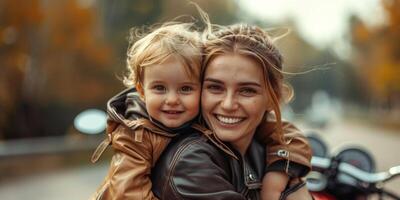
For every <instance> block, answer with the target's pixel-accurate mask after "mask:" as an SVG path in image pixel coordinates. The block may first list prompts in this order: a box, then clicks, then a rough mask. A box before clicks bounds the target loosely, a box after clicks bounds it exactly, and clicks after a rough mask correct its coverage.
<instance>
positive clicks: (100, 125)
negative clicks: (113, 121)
mask: <svg viewBox="0 0 400 200" xmlns="http://www.w3.org/2000/svg"><path fill="white" fill-rule="evenodd" d="M106 121H107V115H106V113H105V112H104V111H102V110H99V109H87V110H84V111H83V112H81V113H79V114H78V115H77V116H76V117H75V119H74V127H75V128H76V129H77V130H78V131H79V132H81V133H85V134H90V135H93V134H99V133H101V132H103V131H104V129H105V128H106Z"/></svg>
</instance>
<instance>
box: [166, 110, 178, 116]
mask: <svg viewBox="0 0 400 200" xmlns="http://www.w3.org/2000/svg"><path fill="white" fill-rule="evenodd" d="M162 112H164V113H166V114H170V115H177V114H181V113H183V111H180V110H163V111H162Z"/></svg>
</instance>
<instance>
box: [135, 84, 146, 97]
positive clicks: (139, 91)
mask: <svg viewBox="0 0 400 200" xmlns="http://www.w3.org/2000/svg"><path fill="white" fill-rule="evenodd" d="M135 88H136V91H137V92H138V93H139V97H140V99H142V101H144V90H143V87H142V84H141V83H137V84H136V85H135Z"/></svg>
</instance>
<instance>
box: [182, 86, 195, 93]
mask: <svg viewBox="0 0 400 200" xmlns="http://www.w3.org/2000/svg"><path fill="white" fill-rule="evenodd" d="M191 91H193V87H190V86H183V87H182V88H181V92H182V93H190V92H191Z"/></svg>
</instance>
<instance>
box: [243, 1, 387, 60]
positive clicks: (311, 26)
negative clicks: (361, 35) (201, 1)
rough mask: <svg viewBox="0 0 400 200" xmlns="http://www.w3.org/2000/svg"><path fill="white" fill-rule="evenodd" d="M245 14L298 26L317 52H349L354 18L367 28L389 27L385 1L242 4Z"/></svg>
mask: <svg viewBox="0 0 400 200" xmlns="http://www.w3.org/2000/svg"><path fill="white" fill-rule="evenodd" d="M238 2H239V5H240V7H241V9H242V10H243V11H245V12H246V13H248V14H250V15H251V16H252V17H256V18H259V19H260V20H266V21H269V22H271V21H272V22H274V23H280V22H285V21H288V19H291V21H293V22H294V26H295V27H294V28H295V29H296V30H298V31H299V34H300V35H301V36H302V37H303V38H304V39H305V40H306V41H308V42H309V43H311V44H312V45H313V46H315V47H317V48H325V47H328V46H331V47H332V48H333V49H334V50H335V52H337V53H338V54H339V56H344V57H345V55H340V54H346V53H347V52H348V51H349V43H348V41H349V37H348V36H349V30H350V17H351V16H352V15H356V16H358V17H359V18H360V19H361V20H362V21H363V22H364V23H365V24H366V25H367V26H369V27H372V28H373V27H374V26H379V25H381V24H384V23H385V15H384V11H383V7H382V5H381V3H380V2H381V0H238Z"/></svg>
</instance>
